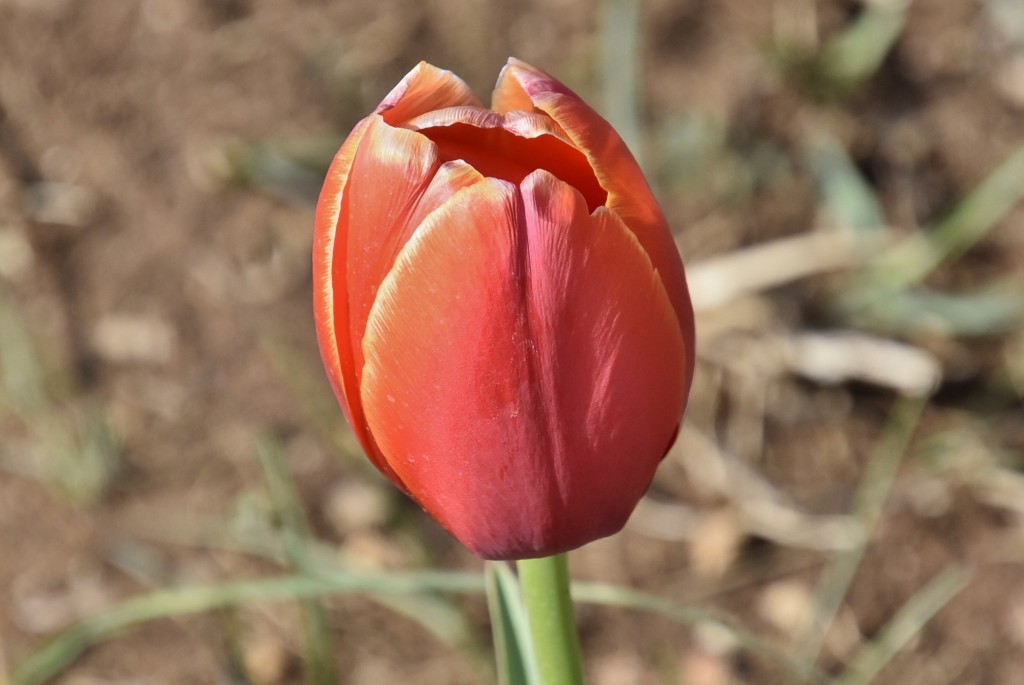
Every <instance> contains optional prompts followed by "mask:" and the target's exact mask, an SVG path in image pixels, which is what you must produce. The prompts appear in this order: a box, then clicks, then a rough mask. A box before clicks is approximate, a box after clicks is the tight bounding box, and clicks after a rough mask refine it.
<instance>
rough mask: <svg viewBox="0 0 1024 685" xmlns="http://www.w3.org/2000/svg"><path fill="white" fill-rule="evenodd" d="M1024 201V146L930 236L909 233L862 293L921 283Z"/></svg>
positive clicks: (881, 263)
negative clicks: (875, 289)
mask: <svg viewBox="0 0 1024 685" xmlns="http://www.w3.org/2000/svg"><path fill="white" fill-rule="evenodd" d="M1022 197H1024V146H1021V147H1020V148H1018V149H1017V150H1016V151H1014V152H1013V153H1012V154H1011V155H1010V156H1009V157H1008V158H1006V160H1004V161H1003V163H1002V164H1000V165H999V166H998V167H997V168H996V169H995V171H993V172H992V173H991V174H989V175H988V176H987V177H986V178H985V179H984V180H983V181H982V182H981V183H980V184H978V186H977V187H976V188H975V189H974V190H972V191H971V192H970V193H969V194H968V195H967V196H966V197H965V198H964V199H963V200H961V202H960V203H959V204H958V205H957V206H956V208H955V209H953V211H952V212H950V214H949V215H948V216H946V218H945V219H943V220H942V221H941V222H940V223H939V224H938V225H937V226H936V227H935V228H934V229H933V230H931V231H928V232H925V233H915V234H914V235H913V236H911V237H910V238H907V239H906V240H905V241H903V242H902V243H901V244H899V245H897V246H896V247H894V248H893V249H892V250H891V251H889V252H888V253H887V254H886V255H884V256H883V257H882V258H881V259H879V261H878V262H877V263H876V266H875V268H873V269H872V270H871V271H870V272H869V273H867V274H865V276H866V278H867V281H866V283H865V286H864V287H866V288H868V289H870V288H872V287H874V288H878V287H881V288H882V289H884V290H886V291H893V290H898V289H901V288H904V287H906V286H908V285H912V284H914V283H918V282H920V281H922V280H924V279H925V278H926V277H927V276H928V275H929V274H931V273H932V271H934V270H935V269H936V268H937V267H938V266H939V265H941V264H943V263H945V262H948V261H951V260H953V259H956V258H957V257H959V256H960V255H962V254H963V253H964V252H966V251H967V250H968V249H970V248H971V247H972V246H974V245H975V244H976V243H977V242H978V241H980V240H981V239H982V238H984V237H985V236H986V235H988V233H989V231H991V230H992V229H993V228H994V227H995V226H996V225H997V224H998V222H999V221H1000V220H1001V219H1002V218H1003V217H1004V216H1006V214H1007V213H1008V212H1009V211H1010V210H1011V209H1013V207H1014V206H1015V205H1016V204H1017V203H1018V202H1020V200H1021V198H1022Z"/></svg>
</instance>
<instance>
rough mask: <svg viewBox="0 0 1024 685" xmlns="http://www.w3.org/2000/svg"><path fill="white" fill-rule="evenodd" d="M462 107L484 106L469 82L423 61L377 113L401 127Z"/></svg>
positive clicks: (391, 93)
mask: <svg viewBox="0 0 1024 685" xmlns="http://www.w3.org/2000/svg"><path fill="white" fill-rule="evenodd" d="M459 105H472V106H475V107H483V105H482V103H481V102H480V100H479V99H478V98H477V97H476V95H474V94H473V91H472V90H470V88H469V86H467V85H466V82H465V81H463V80H462V79H460V78H459V77H458V76H456V75H455V74H453V73H452V72H450V71H447V70H445V69H438V68H437V67H435V66H433V65H432V64H427V63H426V62H420V63H419V64H417V65H416V66H415V67H413V69H412V71H410V72H409V73H408V74H406V75H405V78H403V79H402V80H401V81H400V82H399V84H398V85H397V86H395V87H394V88H393V89H392V91H391V92H390V93H388V95H387V97H385V98H384V100H383V101H381V103H380V104H379V105H377V109H376V112H375V113H376V114H380V115H381V116H383V117H384V121H386V122H388V123H389V124H391V125H392V126H398V125H400V124H402V123H403V122H405V121H407V120H409V119H412V118H413V117H416V116H419V115H421V114H423V113H425V112H432V111H434V110H438V109H442V108H445V107H457V106H459Z"/></svg>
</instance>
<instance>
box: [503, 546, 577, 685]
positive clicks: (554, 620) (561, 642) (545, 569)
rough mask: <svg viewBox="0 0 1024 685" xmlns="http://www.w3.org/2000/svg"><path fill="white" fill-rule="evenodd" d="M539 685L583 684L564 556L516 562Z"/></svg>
mask: <svg viewBox="0 0 1024 685" xmlns="http://www.w3.org/2000/svg"><path fill="white" fill-rule="evenodd" d="M516 567H517V568H518V569H519V583H520V586H521V587H522V590H523V599H524V601H525V603H526V615H527V619H528V620H529V623H530V635H531V637H532V638H533V649H534V654H535V655H536V659H537V670H538V671H539V673H540V680H541V683H542V685H583V667H582V665H581V662H580V643H579V638H578V637H577V635H576V619H575V617H574V616H573V606H572V597H571V596H570V595H569V566H568V563H567V561H566V555H565V554H556V555H554V556H550V557H542V558H540V559H522V560H520V561H518V562H517V563H516Z"/></svg>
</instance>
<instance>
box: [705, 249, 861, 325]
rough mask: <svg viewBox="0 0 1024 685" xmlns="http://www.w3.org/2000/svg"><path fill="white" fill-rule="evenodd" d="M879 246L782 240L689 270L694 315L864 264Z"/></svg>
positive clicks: (737, 251)
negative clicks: (780, 287) (820, 275)
mask: <svg viewBox="0 0 1024 685" xmlns="http://www.w3.org/2000/svg"><path fill="white" fill-rule="evenodd" d="M878 247H879V240H878V239H877V237H876V238H875V239H871V238H865V237H863V236H862V237H860V238H856V237H854V236H853V235H850V234H849V233H846V232H840V231H828V232H820V233H807V234H804V235H798V236H794V237H791V238H782V239H779V240H774V241H771V242H768V243H763V244H761V245H757V246H755V247H748V248H745V249H742V250H736V251H735V252H730V253H729V254H726V255H723V256H721V257H716V258H714V259H709V260H707V261H705V262H700V263H698V264H694V265H692V266H689V267H688V268H687V270H686V280H687V282H688V283H689V285H690V293H691V297H692V298H693V306H694V309H696V310H697V311H698V312H701V311H707V310H712V309H717V308H719V307H722V306H724V305H726V304H728V303H729V302H731V301H733V300H736V299H739V298H740V297H743V296H744V295H749V294H752V293H757V292H761V291H764V290H767V289H769V288H774V287H777V286H780V285H783V284H785V283H789V282H791V281H795V280H797V279H800V278H805V277H807V276H812V275H814V274H819V273H825V272H829V271H834V270H836V269H843V268H848V267H851V266H854V265H857V264H859V263H862V262H863V261H864V260H865V259H866V258H867V256H868V255H869V254H870V253H871V252H872V250H874V249H876V248H878Z"/></svg>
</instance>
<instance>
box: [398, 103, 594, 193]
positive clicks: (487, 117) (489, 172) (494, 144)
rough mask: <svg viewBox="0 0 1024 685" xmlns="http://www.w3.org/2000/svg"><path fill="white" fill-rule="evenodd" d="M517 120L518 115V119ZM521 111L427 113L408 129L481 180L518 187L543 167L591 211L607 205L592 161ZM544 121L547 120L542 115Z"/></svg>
mask: <svg viewBox="0 0 1024 685" xmlns="http://www.w3.org/2000/svg"><path fill="white" fill-rule="evenodd" d="M517 114H518V115H521V116H516V115H517ZM538 118H540V117H537V116H536V115H527V113H525V112H518V113H509V114H508V115H505V116H502V115H499V114H496V113H494V112H490V111H488V110H484V109H482V108H475V107H452V108H448V109H445V110H440V111H438V112H431V113H429V114H428V115H426V116H424V117H420V118H418V119H414V120H412V121H410V122H408V124H407V126H408V127H409V128H412V129H413V130H416V131H418V132H419V133H420V134H422V135H424V136H426V137H427V138H429V139H430V140H431V141H433V142H434V143H435V144H436V145H437V147H438V156H439V158H440V159H441V161H443V162H448V161H452V160H462V161H464V162H466V163H467V164H469V165H470V166H472V167H473V168H475V169H476V170H477V171H479V172H480V173H481V174H482V175H484V176H490V177H492V178H499V179H502V180H505V181H510V182H512V183H515V184H516V185H518V184H519V183H521V182H522V180H523V179H524V178H526V177H527V176H528V175H530V174H531V173H533V172H534V171H536V170H538V169H544V170H545V171H548V172H550V173H552V174H553V175H554V176H555V177H557V178H559V179H561V180H562V181H564V182H565V183H568V184H569V185H570V186H572V187H573V188H575V189H576V190H578V191H579V192H580V194H581V195H583V197H584V199H585V200H586V202H587V208H588V211H590V212H593V211H594V210H595V209H597V208H598V207H602V206H604V205H605V203H606V202H607V201H608V192H607V191H606V190H605V189H604V188H602V187H601V184H600V183H599V182H598V180H597V176H596V175H595V174H594V170H593V168H592V167H591V166H590V162H589V161H588V160H587V157H586V155H584V154H583V153H582V152H581V151H580V150H578V149H577V148H576V147H574V146H573V145H572V144H571V143H570V142H568V141H567V140H566V139H564V138H563V137H561V136H560V135H558V132H557V131H556V129H555V128H551V130H548V128H550V127H545V126H543V123H544V122H534V121H533V119H538ZM543 119H545V120H546V119H547V117H543Z"/></svg>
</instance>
